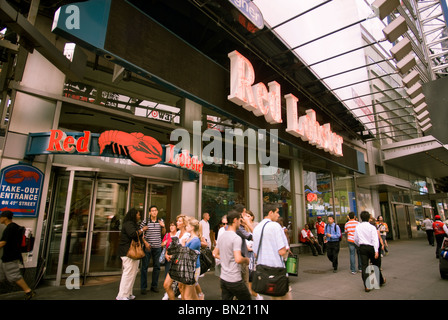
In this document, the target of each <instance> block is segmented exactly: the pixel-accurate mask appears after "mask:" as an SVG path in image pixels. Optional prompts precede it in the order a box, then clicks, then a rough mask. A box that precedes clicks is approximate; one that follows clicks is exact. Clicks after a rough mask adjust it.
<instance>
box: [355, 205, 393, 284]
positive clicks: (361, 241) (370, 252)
mask: <svg viewBox="0 0 448 320" xmlns="http://www.w3.org/2000/svg"><path fill="white" fill-rule="evenodd" d="M369 220H370V213H368V212H367V211H363V212H361V223H360V224H358V226H357V227H356V229H355V244H356V245H357V246H358V247H359V253H360V255H361V268H362V281H363V283H364V290H365V292H369V291H370V290H371V289H373V288H377V289H378V287H377V286H376V287H375V286H372V284H371V279H370V278H371V276H370V274H367V272H368V271H369V270H367V268H368V267H369V262H372V265H374V267H373V269H374V276H375V277H376V281H377V282H376V283H377V284H378V283H379V285H383V284H384V283H386V281H385V280H384V278H383V276H382V274H381V270H380V266H379V261H378V257H379V253H378V249H379V246H380V242H379V235H378V231H377V230H376V228H375V227H374V226H373V225H372V224H370V222H369ZM369 269H370V268H369Z"/></svg>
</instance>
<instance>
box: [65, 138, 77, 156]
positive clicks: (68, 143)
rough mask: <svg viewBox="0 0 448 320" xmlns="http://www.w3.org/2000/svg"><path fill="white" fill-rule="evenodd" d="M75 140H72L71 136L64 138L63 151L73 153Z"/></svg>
mask: <svg viewBox="0 0 448 320" xmlns="http://www.w3.org/2000/svg"><path fill="white" fill-rule="evenodd" d="M74 145H75V138H73V137H72V136H68V137H67V138H65V140H64V142H63V146H64V147H63V149H64V151H65V152H69V153H72V152H73V151H75V146H74Z"/></svg>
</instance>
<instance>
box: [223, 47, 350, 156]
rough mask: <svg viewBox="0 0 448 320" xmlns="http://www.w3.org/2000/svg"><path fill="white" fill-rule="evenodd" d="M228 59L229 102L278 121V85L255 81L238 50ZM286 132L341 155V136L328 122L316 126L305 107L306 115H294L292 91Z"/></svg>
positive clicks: (287, 108) (288, 104)
mask: <svg viewBox="0 0 448 320" xmlns="http://www.w3.org/2000/svg"><path fill="white" fill-rule="evenodd" d="M228 57H229V58H230V95H229V96H228V97H227V99H228V100H229V101H232V102H233V103H235V104H237V105H240V106H242V107H243V108H244V109H246V110H248V111H251V112H253V113H254V114H255V115H256V116H257V117H259V116H264V118H265V120H266V121H267V122H268V123H270V124H279V123H282V114H281V93H280V84H278V83H277V82H275V81H272V82H270V83H268V88H269V90H268V89H267V88H266V86H265V85H264V84H263V83H257V84H255V85H254V82H255V71H254V68H253V66H252V64H251V63H250V61H249V60H248V59H247V58H245V57H244V56H243V55H242V54H240V53H239V52H238V51H236V50H235V51H233V52H231V53H229V55H228ZM284 98H285V99H286V114H287V119H288V121H287V128H286V132H288V133H289V134H291V135H293V136H295V137H299V138H301V139H302V140H303V141H307V142H308V143H309V144H311V145H314V146H316V147H317V148H318V149H323V150H324V151H325V152H328V153H330V154H332V155H335V156H339V157H341V156H343V153H342V144H343V142H344V140H343V138H342V137H341V136H339V135H337V134H336V133H334V132H332V131H331V128H330V124H329V123H326V124H324V125H322V126H321V125H320V124H319V123H318V122H317V121H316V113H315V112H314V110H312V109H308V110H306V114H305V115H303V116H301V117H298V114H297V102H298V101H299V99H298V98H296V97H295V96H294V95H292V94H287V95H285V97H284Z"/></svg>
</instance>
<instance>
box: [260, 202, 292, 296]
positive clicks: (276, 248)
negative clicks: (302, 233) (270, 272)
mask: <svg viewBox="0 0 448 320" xmlns="http://www.w3.org/2000/svg"><path fill="white" fill-rule="evenodd" d="M278 211H279V209H278V207H277V206H276V205H270V204H265V205H264V208H263V214H264V217H265V219H263V220H262V221H261V222H260V223H259V224H258V225H257V226H256V227H255V228H254V234H253V237H254V243H253V247H252V249H253V251H254V252H255V254H257V264H261V265H266V266H269V267H280V268H281V267H284V266H285V264H284V258H286V257H287V256H288V252H289V244H288V240H287V239H286V235H285V233H284V232H283V229H282V227H281V225H280V224H279V223H277V220H278V218H279V217H280V214H279V212H278ZM271 222H274V223H271ZM264 225H266V227H265V229H264V232H263V241H262V242H261V248H260V250H259V249H258V248H259V244H260V240H261V232H262V230H263V226H264ZM258 253H259V254H258ZM272 298H273V299H274V298H275V299H280V300H291V292H288V293H286V295H284V296H283V297H272Z"/></svg>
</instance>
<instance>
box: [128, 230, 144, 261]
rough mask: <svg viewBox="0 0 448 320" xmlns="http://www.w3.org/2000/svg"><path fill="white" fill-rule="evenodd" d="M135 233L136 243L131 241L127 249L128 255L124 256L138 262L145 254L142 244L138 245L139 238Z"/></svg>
mask: <svg viewBox="0 0 448 320" xmlns="http://www.w3.org/2000/svg"><path fill="white" fill-rule="evenodd" d="M136 233H137V241H135V240H134V239H132V241H131V246H130V247H129V250H128V253H127V254H126V256H127V257H128V258H131V259H134V260H139V259H141V258H143V257H144V256H145V255H146V254H145V250H144V249H143V246H142V244H141V243H140V238H139V236H138V232H137V231H136Z"/></svg>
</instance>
